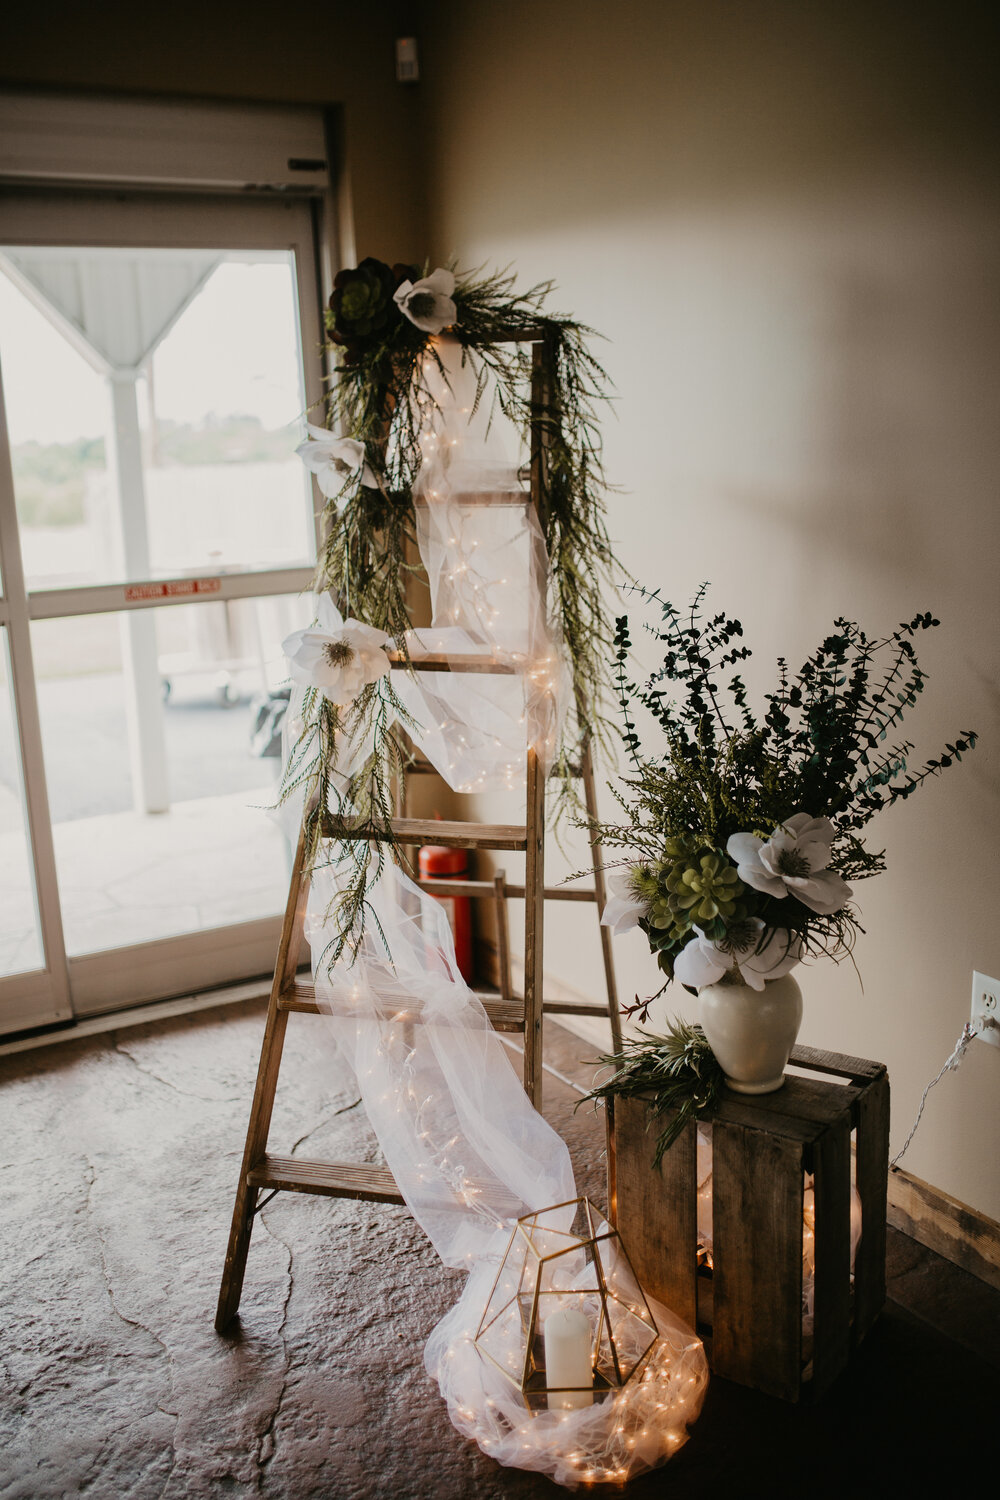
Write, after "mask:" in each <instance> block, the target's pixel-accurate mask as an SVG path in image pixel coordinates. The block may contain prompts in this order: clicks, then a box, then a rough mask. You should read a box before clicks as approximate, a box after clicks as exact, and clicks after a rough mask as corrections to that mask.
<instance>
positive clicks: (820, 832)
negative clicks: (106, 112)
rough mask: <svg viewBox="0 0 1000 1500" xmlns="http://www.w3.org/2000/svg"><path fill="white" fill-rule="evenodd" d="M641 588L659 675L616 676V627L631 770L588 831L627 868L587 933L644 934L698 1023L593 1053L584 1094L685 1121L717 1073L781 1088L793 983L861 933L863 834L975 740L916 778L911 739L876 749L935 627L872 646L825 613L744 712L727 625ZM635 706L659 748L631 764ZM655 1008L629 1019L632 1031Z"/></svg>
mask: <svg viewBox="0 0 1000 1500" xmlns="http://www.w3.org/2000/svg"><path fill="white" fill-rule="evenodd" d="M638 592H639V593H640V594H642V596H643V598H644V599H645V600H646V601H647V602H652V603H655V604H657V605H658V606H659V609H660V622H659V625H658V626H657V627H655V628H653V630H652V633H653V635H654V636H655V638H656V639H657V640H658V641H659V642H660V643H661V645H662V648H663V664H662V667H661V668H660V669H659V670H657V671H656V672H654V673H653V675H652V676H651V677H650V678H649V679H648V681H646V682H645V683H644V684H641V685H640V684H637V683H634V682H630V681H629V680H628V659H629V653H630V648H631V641H630V638H629V625H628V619H627V617H622V618H620V619H619V620H618V621H617V628H616V637H615V643H616V648H617V658H616V660H617V668H616V677H617V685H618V692H619V697H620V701H621V707H622V712H623V715H624V733H623V740H624V743H625V747H626V752H627V755H628V758H629V761H630V768H629V773H628V774H627V775H626V777H625V778H624V790H623V791H615V796H616V797H617V800H618V801H619V803H620V805H621V807H622V810H623V812H624V814H625V818H624V820H623V821H622V822H619V823H599V824H594V825H592V829H591V831H592V834H594V835H596V836H597V837H598V838H599V839H600V842H601V843H602V844H603V845H604V846H605V847H609V848H614V847H618V848H620V849H623V850H625V851H627V855H626V857H625V858H623V859H622V860H621V861H620V862H618V863H617V865H616V867H615V868H614V869H613V870H612V873H611V875H610V879H609V887H610V889H611V891H612V896H611V899H610V900H609V901H608V903H607V906H606V907H605V911H604V914H603V921H604V923H605V924H606V925H608V926H610V927H611V928H612V929H613V930H614V931H617V932H621V931H625V930H626V929H628V928H630V927H636V926H638V927H639V928H640V929H641V930H642V932H643V933H645V935H646V937H647V939H648V941H649V946H650V949H651V950H652V951H653V952H654V953H655V954H656V956H657V962H658V964H659V967H660V969H661V970H662V972H663V973H664V974H665V975H666V983H665V984H664V986H663V988H664V989H665V988H666V986H667V985H668V984H670V983H671V982H672V981H677V982H678V983H680V984H682V985H683V986H684V987H685V988H686V989H687V990H689V991H690V992H692V993H695V992H697V993H698V994H699V996H700V1001H701V1023H702V1024H701V1028H697V1027H694V1028H692V1027H690V1026H687V1025H683V1024H682V1025H680V1026H679V1027H676V1028H675V1032H674V1033H672V1034H671V1035H670V1037H666V1038H663V1037H661V1038H650V1037H648V1036H643V1037H640V1038H637V1039H633V1040H632V1041H631V1042H629V1043H628V1044H627V1046H626V1051H625V1053H623V1054H621V1055H619V1056H618V1057H616V1058H610V1059H606V1060H607V1061H609V1062H612V1063H614V1064H615V1065H616V1067H617V1072H616V1074H615V1077H614V1078H612V1079H610V1080H609V1081H608V1082H607V1083H606V1084H604V1085H602V1086H601V1088H600V1089H599V1090H598V1091H597V1092H598V1093H599V1094H607V1093H614V1092H636V1091H638V1089H639V1086H640V1084H642V1085H643V1086H644V1087H646V1088H648V1087H650V1086H651V1085H650V1080H652V1085H653V1086H654V1089H655V1088H656V1087H666V1086H667V1085H668V1084H669V1087H670V1088H671V1089H673V1090H674V1093H675V1094H676V1092H677V1089H678V1087H679V1086H680V1085H681V1084H682V1083H683V1087H682V1088H681V1093H683V1094H684V1096H685V1098H687V1099H688V1100H689V1101H692V1102H691V1103H690V1105H689V1111H688V1112H689V1113H690V1112H695V1113H697V1112H698V1110H699V1109H701V1108H703V1107H708V1105H709V1104H710V1103H711V1102H712V1099H713V1097H714V1091H715V1090H716V1089H717V1087H718V1085H719V1083H720V1082H721V1081H722V1076H724V1080H725V1082H726V1083H727V1084H728V1086H729V1087H731V1088H734V1089H737V1090H739V1091H742V1092H746V1093H765V1092H768V1091H771V1090H773V1089H776V1088H779V1087H780V1086H781V1083H782V1079H783V1070H784V1066H785V1063H786V1062H787V1060H788V1056H789V1053H790V1052H791V1049H792V1046H793V1045H794V1042H795V1036H796V1033H797V1031H798V1025H799V1021H800V1019H801V1013H802V1001H801V994H800V992H799V988H798V985H797V983H796V981H795V978H794V975H793V973H792V970H793V969H795V967H796V966H797V965H798V964H799V963H800V962H802V961H803V960H804V959H808V958H816V957H820V956H826V957H829V958H832V959H834V960H838V959H841V958H843V957H845V956H847V955H849V954H850V952H851V949H852V947H853V945H854V940H855V938H856V936H857V934H858V933H859V932H861V931H863V929H862V927H861V923H860V920H859V917H858V912H857V908H856V907H855V905H854V904H853V902H852V899H851V898H852V894H853V884H854V883H855V882H857V881H859V880H863V879H866V878H867V877H869V876H872V875H877V874H879V873H880V872H881V871H882V870H884V869H885V859H884V855H883V853H881V852H878V853H876V852H874V851H873V850H871V849H869V848H868V847H867V846H866V844H865V842H864V839H863V837H862V833H863V830H864V829H865V828H866V826H867V824H868V823H869V822H870V820H871V819H872V818H873V817H874V816H875V815H876V813H878V812H880V811H881V809H882V808H884V807H887V806H891V805H892V804H893V803H894V802H897V801H902V800H905V799H906V798H908V797H910V796H911V795H912V794H913V793H914V792H915V791H916V790H917V788H918V787H919V786H920V785H921V784H922V783H923V782H924V781H925V780H926V779H927V778H928V777H930V776H934V775H938V774H939V773H940V772H941V771H943V770H945V769H947V768H948V767H949V766H950V765H951V764H952V763H953V762H955V761H958V760H961V758H962V755H963V753H964V752H965V751H967V750H969V749H971V748H972V747H973V745H974V744H975V742H976V736H975V734H973V733H972V732H970V731H963V732H962V734H961V735H960V736H959V737H958V738H957V739H956V740H955V742H954V744H949V745H947V746H946V748H945V750H944V751H942V753H941V754H940V755H939V756H938V757H936V758H935V759H932V760H929V761H927V762H926V764H925V765H923V766H922V767H921V768H920V769H919V770H917V771H911V770H910V769H909V767H908V763H907V757H908V755H909V753H910V751H911V749H912V745H911V744H910V742H909V741H900V742H898V743H894V744H892V743H889V741H890V737H891V736H892V737H894V736H895V732H896V730H897V728H898V726H899V724H900V722H901V720H902V718H903V716H904V714H905V713H906V711H907V710H908V709H909V708H910V707H911V706H912V705H913V704H914V703H915V702H916V699H917V695H918V694H919V693H920V692H921V691H922V689H923V685H924V673H923V672H922V671H921V669H920V666H919V664H918V661H917V656H916V652H915V649H914V645H913V640H914V637H915V636H916V635H917V634H918V633H919V632H921V631H924V630H928V629H931V628H933V627H934V626H936V625H937V624H938V621H937V620H935V619H933V618H932V616H931V615H930V614H920V615H917V616H915V617H914V618H913V619H912V620H910V621H908V622H905V623H903V624H901V625H900V626H899V627H898V628H897V629H895V630H893V631H892V632H891V633H890V634H888V635H887V636H885V637H884V638H880V639H873V638H871V637H869V636H868V635H866V634H865V632H864V631H863V630H862V629H861V628H860V626H858V625H857V624H855V623H853V622H852V621H849V620H844V619H838V620H837V621H836V622H835V624H834V629H833V632H832V633H831V634H830V635H829V636H827V637H826V639H825V640H823V641H822V642H821V644H820V645H819V646H818V647H817V648H816V650H815V651H814V652H813V653H812V655H811V656H810V657H809V659H808V660H807V661H806V662H805V663H804V665H803V666H802V667H801V668H800V669H799V671H798V672H796V673H794V674H793V673H792V672H791V671H790V670H789V667H788V665H787V662H786V661H785V660H783V659H779V662H778V681H777V686H776V689H775V691H774V692H772V693H769V694H768V695H767V697H766V702H767V710H766V712H765V713H764V715H763V717H761V718H758V716H757V715H755V713H754V711H753V710H752V708H751V707H750V704H749V701H748V693H747V688H746V685H745V683H744V681H743V679H742V677H741V676H740V675H739V673H738V671H736V672H735V673H733V670H732V669H734V668H736V667H737V664H738V663H739V662H741V661H743V660H745V659H746V658H747V657H748V656H749V655H750V654H751V653H750V651H749V649H748V648H747V647H745V646H743V645H742V644H741V641H742V635H743V627H742V625H741V624H740V622H739V621H738V620H732V619H729V618H728V617H727V616H726V615H724V614H716V615H713V616H711V617H708V618H706V617H704V615H703V609H702V607H703V603H704V599H705V593H706V586H704V585H703V586H702V588H701V589H699V591H698V593H697V595H696V597H695V599H694V601H693V603H692V605H691V606H690V608H689V609H688V610H687V611H686V613H684V614H683V615H682V614H681V613H680V612H679V611H678V610H677V609H675V607H674V606H673V605H672V604H670V603H669V602H667V601H665V600H663V599H661V597H660V595H659V594H658V593H649V592H647V591H645V590H641V589H640V590H639V591H638ZM724 677H726V678H728V680H727V681H723V678H724ZM671 684H672V685H674V691H675V692H676V698H675V697H674V696H672V694H671V687H670V685H671ZM637 706H641V708H642V709H644V710H646V712H647V713H648V714H650V715H651V716H652V718H653V719H654V720H655V721H656V723H657V724H658V726H659V729H660V730H661V731H662V735H663V749H662V751H661V753H660V754H658V755H653V756H646V755H644V754H643V751H642V746H641V742H640V737H639V734H638V732H637V729H636V723H635V718H636V709H637ZM657 993H658V994H662V993H663V989H661V990H660V991H658V992H657ZM655 998H656V996H651V997H650V998H649V999H648V1000H646V1001H644V1002H641V1003H639V1002H638V1001H637V1004H636V1006H635V1007H633V1009H632V1013H638V1015H639V1019H640V1020H642V1021H645V1020H646V1019H647V1017H648V1009H649V1005H650V1003H651V1001H652V1000H653V999H655ZM706 1038H707V1044H708V1045H707V1046H706ZM709 1046H710V1048H711V1051H712V1052H713V1053H714V1054H715V1057H714V1058H712V1057H709V1056H708V1055H707V1054H708V1047H709ZM720 1065H721V1072H720ZM670 1102H671V1103H676V1102H677V1099H676V1098H671V1100H670Z"/></svg>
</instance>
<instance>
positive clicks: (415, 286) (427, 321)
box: [393, 267, 458, 333]
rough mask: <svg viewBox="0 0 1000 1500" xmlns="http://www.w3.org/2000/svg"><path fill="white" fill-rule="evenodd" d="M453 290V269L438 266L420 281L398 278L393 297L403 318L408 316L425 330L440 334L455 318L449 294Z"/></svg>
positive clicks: (455, 312)
mask: <svg viewBox="0 0 1000 1500" xmlns="http://www.w3.org/2000/svg"><path fill="white" fill-rule="evenodd" d="M454 290H455V273H454V271H445V270H443V269H442V268H441V267H438V269H437V270H436V271H432V272H431V274H430V275H429V276H425V277H424V278H423V280H421V281H402V282H400V284H399V286H398V287H397V289H396V291H395V293H394V297H393V300H394V301H395V303H396V305H397V307H398V308H399V310H400V312H401V313H402V314H403V316H404V318H409V320H410V322H411V323H415V324H416V326H417V327H418V328H422V329H423V330H424V332H425V333H440V332H441V330H442V328H447V327H448V326H449V324H451V323H454V321H455V319H456V318H457V317H458V308H457V307H456V306H455V303H454V300H453V298H452V293H453V292H454Z"/></svg>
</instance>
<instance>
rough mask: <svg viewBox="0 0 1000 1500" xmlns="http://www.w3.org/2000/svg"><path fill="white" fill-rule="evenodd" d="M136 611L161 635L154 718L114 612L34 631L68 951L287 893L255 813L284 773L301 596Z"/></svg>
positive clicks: (210, 924)
mask: <svg viewBox="0 0 1000 1500" xmlns="http://www.w3.org/2000/svg"><path fill="white" fill-rule="evenodd" d="M138 614H139V617H140V619H141V621H142V623H143V625H147V624H148V627H150V628H151V629H152V631H153V637H154V659H155V660H156V662H157V667H158V678H157V693H156V694H155V695H153V704H154V709H153V712H152V713H150V695H148V694H145V695H143V694H140V693H139V692H137V690H136V687H137V685H136V683H135V681H134V678H133V671H134V668H133V667H132V666H130V654H129V651H128V649H127V644H126V642H127V633H128V629H129V628H130V622H128V621H126V619H125V617H124V616H123V615H117V614H100V615H81V616H77V617H74V618H70V619H54V620H40V621H36V622H35V623H34V625H33V626H32V645H33V651H34V658H35V669H36V675H37V680H38V702H39V713H40V717H41V723H42V740H43V745H44V751H45V768H46V777H47V781H48V788H49V801H50V805H51V811H52V823H53V834H54V840H55V851H56V866H57V870H58V876H59V889H60V895H61V898H62V909H63V923H64V927H65V933H66V951H67V953H68V954H69V955H70V956H71V957H72V956H79V955H82V954H86V953H94V952H101V951H105V950H107V949H111V948H117V947H125V946H131V945H134V944H137V943H143V942H149V941H153V940H155V939H157V938H165V937H174V936H179V935H181V934H185V933H191V932H198V931H204V930H206V929H211V928H219V927H224V926H228V925H231V924H234V923H238V922H248V921H252V920H256V919H258V918H263V917H270V916H274V915H276V914H277V913H279V912H280V911H281V910H282V908H283V906H284V902H285V897H286V894H287V886H288V848H287V844H286V841H285V839H284V837H283V836H282V834H281V833H280V832H279V831H278V829H277V828H276V827H275V826H274V824H273V823H272V822H271V821H270V820H269V819H268V818H267V817H266V816H265V812H264V809H266V808H267V807H268V806H270V805H271V804H272V803H273V802H274V799H275V792H276V788H277V781H278V776H279V772H280V757H279V738H278V736H279V730H280V719H281V714H282V711H283V707H284V702H285V698H284V694H283V691H282V685H283V683H285V681H286V676H287V667H286V664H285V661H284V658H283V656H282V654H281V649H280V647H281V641H282V639H283V638H284V636H285V635H286V634H287V633H288V632H289V631H290V630H293V629H295V628H297V627H300V626H302V625H304V624H307V623H308V619H309V615H310V605H309V603H308V601H307V599H305V598H302V597H297V596H279V595H273V596H269V597H266V598H260V599H236V600H231V601H226V602H221V601H216V600H213V601H209V602H206V603H199V604H181V605H173V606H170V607H165V608H156V609H149V610H143V611H140V612H138ZM134 619H135V616H134V615H133V616H132V620H131V625H132V626H134Z"/></svg>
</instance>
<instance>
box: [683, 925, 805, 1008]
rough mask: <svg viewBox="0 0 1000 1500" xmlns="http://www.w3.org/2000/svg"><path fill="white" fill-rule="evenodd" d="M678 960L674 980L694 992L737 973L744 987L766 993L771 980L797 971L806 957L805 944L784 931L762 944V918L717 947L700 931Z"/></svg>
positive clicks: (739, 928)
mask: <svg viewBox="0 0 1000 1500" xmlns="http://www.w3.org/2000/svg"><path fill="white" fill-rule="evenodd" d="M694 930H695V932H696V933H697V937H694V938H692V939H691V941H690V942H689V943H688V944H687V946H686V947H684V948H682V949H681V951H680V953H679V954H678V955H677V957H676V958H675V959H674V978H675V979H679V980H680V982H681V984H689V985H690V986H691V988H692V989H695V990H701V989H704V988H705V986H706V985H708V984H717V983H718V982H719V980H720V979H721V978H722V976H723V974H726V973H728V972H729V970H730V969H735V970H736V972H737V974H738V976H739V978H740V979H741V980H742V981H743V983H744V984H748V985H749V986H750V988H751V989H752V990H762V989H763V988H764V985H765V984H766V983H767V981H768V980H769V979H780V978H781V977H782V975H784V974H787V973H788V972H789V970H790V969H794V967H795V965H796V964H797V963H798V961H799V959H800V958H801V957H802V944H801V942H800V940H799V939H798V938H797V937H793V936H792V934H791V933H790V932H788V931H786V929H785V928H784V927H777V928H775V929H774V930H773V931H772V932H771V935H770V937H769V938H768V939H767V942H766V943H763V944H761V937H762V936H763V933H764V923H763V922H762V921H761V920H760V918H759V917H752V918H751V919H750V920H749V921H747V922H741V923H740V925H739V927H738V928H736V929H734V931H733V932H732V933H731V934H730V936H729V937H727V938H724V939H723V941H722V942H721V943H713V942H712V940H711V939H710V938H707V937H706V936H705V934H704V933H703V932H702V930H701V928H700V927H696V928H695V929H694Z"/></svg>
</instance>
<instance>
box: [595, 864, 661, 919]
mask: <svg viewBox="0 0 1000 1500" xmlns="http://www.w3.org/2000/svg"><path fill="white" fill-rule="evenodd" d="M635 876H636V867H635V866H632V865H629V866H627V867H625V868H622V869H619V870H612V872H611V874H610V875H609V876H608V891H609V892H610V899H609V900H608V901H607V902H606V903H605V907H604V911H603V912H602V913H601V926H602V927H610V928H611V931H612V932H629V931H630V930H631V929H632V928H633V927H637V926H638V925H639V920H640V918H641V917H644V916H645V915H646V912H647V911H648V910H649V902H648V901H644V900H643V899H642V897H641V896H639V895H637V894H636V889H635Z"/></svg>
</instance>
